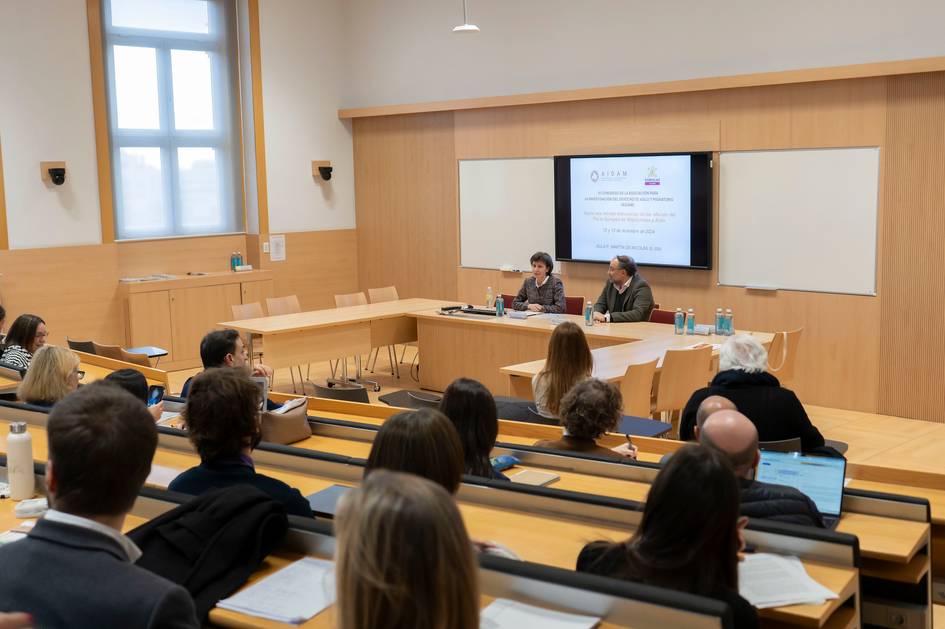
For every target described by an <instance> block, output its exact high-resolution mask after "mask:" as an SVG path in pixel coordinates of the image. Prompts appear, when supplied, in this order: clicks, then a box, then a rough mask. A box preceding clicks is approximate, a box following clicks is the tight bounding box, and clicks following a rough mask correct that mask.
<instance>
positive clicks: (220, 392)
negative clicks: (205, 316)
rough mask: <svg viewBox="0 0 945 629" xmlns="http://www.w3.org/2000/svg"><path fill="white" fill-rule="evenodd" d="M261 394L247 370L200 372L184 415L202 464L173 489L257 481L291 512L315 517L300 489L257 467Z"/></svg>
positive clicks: (201, 489)
mask: <svg viewBox="0 0 945 629" xmlns="http://www.w3.org/2000/svg"><path fill="white" fill-rule="evenodd" d="M261 398H262V393H261V392H260V390H259V387H258V386H257V385H256V383H255V382H253V381H252V380H250V379H249V370H247V369H242V368H227V367H217V368H213V369H207V370H206V371H204V372H202V373H199V374H197V375H196V376H194V380H193V383H192V384H191V387H190V395H189V396H188V397H187V406H186V407H185V408H184V413H183V415H184V421H185V423H186V426H187V436H188V437H189V438H190V442H191V443H192V444H193V445H194V449H196V450H197V454H199V455H200V465H198V466H196V467H192V468H190V469H189V470H187V471H186V472H183V473H182V474H180V475H179V476H178V477H177V478H175V479H174V480H173V481H171V484H170V485H169V486H168V489H170V490H171V491H179V492H182V493H185V494H193V495H200V494H202V493H204V492H207V491H210V490H211V489H217V488H223V487H231V486H233V485H252V486H253V487H256V488H257V489H260V490H262V491H263V492H265V493H267V494H269V496H270V497H271V498H272V499H273V500H276V501H278V502H281V503H282V504H283V505H285V508H286V511H288V513H289V514H290V515H300V516H304V517H313V514H312V509H311V507H310V506H309V503H308V500H306V499H305V497H304V496H302V494H301V493H299V490H298V489H293V488H292V487H290V486H289V485H287V484H285V483H283V482H282V481H281V480H277V479H275V478H271V477H269V476H264V475H263V474H259V473H257V472H256V468H255V466H254V465H253V458H252V453H253V450H254V449H255V448H256V446H257V445H259V442H260V440H261V439H262V427H261V426H260V424H259V404H260V402H261Z"/></svg>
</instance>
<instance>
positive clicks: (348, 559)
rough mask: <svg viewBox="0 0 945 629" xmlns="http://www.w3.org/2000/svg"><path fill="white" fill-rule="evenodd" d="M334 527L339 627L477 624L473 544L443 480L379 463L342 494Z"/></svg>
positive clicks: (453, 628) (460, 627)
mask: <svg viewBox="0 0 945 629" xmlns="http://www.w3.org/2000/svg"><path fill="white" fill-rule="evenodd" d="M334 526H335V537H336V538H337V540H338V546H337V550H336V553H335V580H336V583H337V593H338V602H337V617H338V626H339V627H340V629H478V627H479V583H478V571H477V567H476V562H475V560H474V558H473V552H472V545H471V544H470V540H469V536H468V535H467V533H466V527H465V525H464V524H463V520H462V517H461V516H460V514H459V510H458V509H457V508H456V505H455V504H454V502H453V500H452V499H451V498H450V496H449V494H448V493H447V492H446V491H445V490H444V489H443V488H442V487H440V486H438V485H437V484H435V483H433V482H431V481H429V480H426V479H424V478H419V477H417V476H414V475H411V474H402V473H397V472H391V471H385V470H377V471H375V472H374V473H372V474H371V475H370V476H368V477H367V478H365V479H364V483H362V485H361V487H359V488H357V489H354V490H352V491H351V492H349V493H347V494H346V495H345V496H344V497H342V498H341V501H340V503H339V506H338V513H337V514H336V516H335V521H334Z"/></svg>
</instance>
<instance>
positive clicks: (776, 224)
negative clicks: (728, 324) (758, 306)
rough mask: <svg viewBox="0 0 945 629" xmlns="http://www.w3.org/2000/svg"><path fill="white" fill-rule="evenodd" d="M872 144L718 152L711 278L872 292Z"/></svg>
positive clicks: (875, 153) (875, 176)
mask: <svg viewBox="0 0 945 629" xmlns="http://www.w3.org/2000/svg"><path fill="white" fill-rule="evenodd" d="M878 196H879V148H877V147H868V148H842V149H804V150H784V151H744V152H734V153H722V155H721V157H720V167H719V283H720V284H728V285H733V286H747V287H757V288H780V289H788V290H804V291H818V292H828V293H850V294H855V295H875V294H876V229H877V227H876V225H877V207H878Z"/></svg>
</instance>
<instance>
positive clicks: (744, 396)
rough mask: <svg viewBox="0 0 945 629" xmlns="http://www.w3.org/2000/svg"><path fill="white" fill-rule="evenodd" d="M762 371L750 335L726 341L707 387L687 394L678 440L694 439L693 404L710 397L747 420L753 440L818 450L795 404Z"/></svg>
mask: <svg viewBox="0 0 945 629" xmlns="http://www.w3.org/2000/svg"><path fill="white" fill-rule="evenodd" d="M767 368H768V352H767V350H765V348H764V347H763V346H762V345H761V343H759V342H758V341H757V340H756V339H755V338H754V337H753V336H751V335H750V334H737V335H735V336H732V337H730V338H728V339H727V340H726V341H725V343H724V344H723V345H722V349H721V351H720V352H719V373H717V374H716V375H715V377H714V378H713V379H712V382H710V383H709V386H708V387H705V388H703V389H698V390H697V391H696V392H695V393H693V394H692V397H690V398H689V401H688V402H687V403H686V407H685V408H684V409H683V412H682V418H681V419H680V422H679V438H680V439H682V440H684V441H686V440H691V439H694V438H695V436H694V434H693V427H694V426H695V425H696V413H697V411H698V410H699V405H700V404H701V403H702V400H704V399H706V398H707V397H709V396H710V395H720V396H722V397H724V398H726V399H728V400H731V401H732V402H733V403H734V404H735V406H736V407H737V408H738V410H739V412H741V413H742V414H744V415H745V416H747V417H748V419H750V420H751V421H752V423H753V424H754V425H755V427H756V428H757V429H758V440H759V441H781V440H784V439H794V438H800V440H801V449H803V450H805V451H807V450H812V449H815V448H819V447H821V446H823V445H824V438H823V435H821V434H820V431H819V430H817V428H816V427H815V426H814V425H813V424H811V422H810V418H809V417H807V411H805V410H804V406H803V405H802V404H801V402H800V400H798V399H797V396H796V395H794V392H793V391H791V390H790V389H785V388H784V387H782V386H781V383H780V382H778V379H777V378H776V377H774V376H773V375H771V374H770V373H767V372H766V369H767Z"/></svg>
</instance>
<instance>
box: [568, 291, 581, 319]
mask: <svg viewBox="0 0 945 629" xmlns="http://www.w3.org/2000/svg"><path fill="white" fill-rule="evenodd" d="M564 313H565V314H569V315H583V314H584V298H583V297H568V296H567V295H565V297H564Z"/></svg>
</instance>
